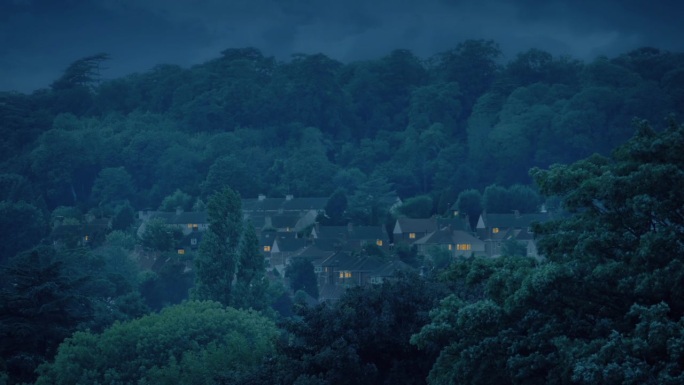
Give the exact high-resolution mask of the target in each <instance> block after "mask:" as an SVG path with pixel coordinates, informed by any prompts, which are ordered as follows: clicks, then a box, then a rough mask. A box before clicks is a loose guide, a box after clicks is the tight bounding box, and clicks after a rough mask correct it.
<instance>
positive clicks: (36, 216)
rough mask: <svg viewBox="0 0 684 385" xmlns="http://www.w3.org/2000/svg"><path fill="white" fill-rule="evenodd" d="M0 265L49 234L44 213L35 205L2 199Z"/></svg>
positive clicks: (0, 206)
mask: <svg viewBox="0 0 684 385" xmlns="http://www.w3.org/2000/svg"><path fill="white" fill-rule="evenodd" d="M0 232H2V234H5V235H6V236H4V237H3V241H2V242H0V265H2V264H3V263H4V262H5V261H6V260H7V259H9V258H10V257H12V256H14V255H15V254H16V253H18V252H20V251H23V250H26V249H29V248H31V247H32V246H33V245H35V244H37V243H38V242H39V241H40V240H41V239H42V238H43V237H44V236H45V235H46V234H47V223H46V221H45V216H44V214H43V213H42V212H41V211H40V210H39V209H38V208H36V207H35V206H34V205H32V204H29V203H26V202H23V201H20V202H11V201H0Z"/></svg>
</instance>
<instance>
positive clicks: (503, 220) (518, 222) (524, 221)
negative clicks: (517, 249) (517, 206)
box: [481, 213, 552, 229]
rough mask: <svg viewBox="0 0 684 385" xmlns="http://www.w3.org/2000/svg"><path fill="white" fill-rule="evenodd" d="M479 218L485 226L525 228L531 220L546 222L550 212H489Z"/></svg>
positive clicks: (549, 218) (548, 219)
mask: <svg viewBox="0 0 684 385" xmlns="http://www.w3.org/2000/svg"><path fill="white" fill-rule="evenodd" d="M481 218H482V219H483V220H484V224H485V226H486V227H490V228H492V227H499V228H518V229H522V228H527V227H529V226H530V225H531V224H532V223H533V222H539V223H543V222H547V221H550V220H551V219H552V218H551V214H550V213H537V214H489V213H483V214H482V216H481Z"/></svg>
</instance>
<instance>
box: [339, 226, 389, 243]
mask: <svg viewBox="0 0 684 385" xmlns="http://www.w3.org/2000/svg"><path fill="white" fill-rule="evenodd" d="M348 239H383V240H386V239H388V236H387V232H386V231H385V229H384V227H383V226H353V227H352V228H351V231H350V232H349V238H348Z"/></svg>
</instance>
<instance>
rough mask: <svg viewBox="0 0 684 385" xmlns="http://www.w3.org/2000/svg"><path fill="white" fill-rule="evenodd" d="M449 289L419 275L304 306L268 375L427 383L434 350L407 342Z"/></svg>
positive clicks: (285, 379)
mask: <svg viewBox="0 0 684 385" xmlns="http://www.w3.org/2000/svg"><path fill="white" fill-rule="evenodd" d="M443 289H444V288H443V287H442V286H441V285H439V284H436V283H434V282H428V281H425V280H422V279H420V278H419V277H417V276H415V275H405V276H399V277H397V279H396V280H391V281H389V282H385V283H383V284H382V285H376V286H371V287H365V288H364V287H357V288H354V289H349V290H347V291H346V292H345V294H344V295H343V296H342V298H340V300H339V301H337V302H336V303H334V304H329V305H320V306H316V307H312V308H306V307H302V308H300V310H299V317H297V318H293V319H291V320H289V321H288V322H287V323H286V324H285V327H286V329H287V331H288V333H289V335H290V338H289V340H288V343H287V345H285V346H283V348H282V352H283V355H281V357H280V358H279V360H277V361H276V364H271V365H264V366H265V367H264V368H263V369H262V370H263V376H264V377H266V378H278V379H279V381H281V383H283V384H297V383H318V384H393V383H409V384H415V383H423V382H424V378H425V376H426V374H427V371H428V370H429V367H430V365H431V363H432V361H433V360H434V358H435V355H434V353H427V352H422V351H420V350H418V349H416V348H415V347H413V346H411V345H408V344H407V341H408V339H409V337H410V335H411V334H412V333H414V332H415V331H417V330H418V329H419V328H420V326H421V325H422V324H423V323H424V322H425V321H426V320H427V312H428V310H429V309H431V308H432V306H433V303H434V301H435V300H437V299H438V298H440V297H441V296H442V295H443V294H444V290H443Z"/></svg>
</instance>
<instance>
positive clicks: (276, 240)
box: [138, 196, 551, 301]
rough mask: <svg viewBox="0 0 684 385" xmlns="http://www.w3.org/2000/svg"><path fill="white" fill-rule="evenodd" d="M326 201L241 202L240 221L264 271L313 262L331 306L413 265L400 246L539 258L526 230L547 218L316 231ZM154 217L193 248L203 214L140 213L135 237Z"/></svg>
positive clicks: (409, 221) (513, 216) (498, 217)
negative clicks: (254, 238) (514, 247)
mask: <svg viewBox="0 0 684 385" xmlns="http://www.w3.org/2000/svg"><path fill="white" fill-rule="evenodd" d="M326 202H327V199H326V198H295V197H292V196H286V197H285V198H266V197H265V196H259V197H258V198H257V199H246V200H243V202H242V207H243V218H244V220H245V221H248V222H250V223H251V224H252V225H253V226H254V227H255V229H256V230H257V232H258V234H259V240H260V241H259V242H260V244H259V247H260V249H261V250H262V252H263V254H264V257H265V259H266V261H267V262H268V266H270V269H273V270H277V271H278V272H279V273H280V274H281V275H284V273H285V269H286V267H287V266H288V264H289V263H290V261H292V259H293V258H306V259H307V260H309V261H311V263H312V264H313V266H314V271H315V273H316V275H317V278H318V284H319V293H320V300H323V301H324V300H334V299H336V298H338V297H339V295H340V294H341V292H343V291H344V290H345V289H346V288H347V287H349V286H352V285H367V284H374V283H381V282H383V281H384V280H385V279H387V278H389V277H391V276H392V275H393V274H394V273H395V272H396V271H397V270H409V269H411V267H409V266H408V265H406V264H405V263H403V262H402V261H400V260H399V259H398V258H396V257H393V256H392V254H393V253H392V249H393V247H395V246H396V245H398V244H402V243H403V244H405V245H407V246H409V247H411V248H413V249H414V250H415V251H416V252H417V253H419V254H422V255H425V256H430V255H431V254H434V253H435V252H436V251H439V252H441V253H447V254H448V255H450V256H452V257H457V256H460V255H463V256H478V257H498V256H501V255H502V253H503V252H504V249H505V245H506V243H507V242H516V243H518V244H519V245H520V246H524V250H525V251H526V254H527V255H528V256H530V257H535V258H539V255H538V252H537V248H536V244H535V241H534V234H533V233H532V231H531V224H532V223H534V222H545V221H547V220H549V219H551V216H550V214H549V213H539V214H520V213H517V212H514V213H510V214H487V213H483V214H482V215H481V216H480V218H479V219H478V222H477V225H476V228H475V229H471V228H470V225H469V224H468V220H467V218H466V219H463V218H459V217H458V216H454V217H453V218H436V217H433V218H424V219H413V218H399V219H397V220H396V222H395V224H394V226H393V228H392V229H391V231H390V232H388V231H386V229H385V227H384V226H354V225H353V224H348V225H347V226H322V225H320V224H319V223H317V222H316V218H317V217H318V215H319V214H321V213H323V210H324V207H325V204H326ZM154 218H159V219H162V220H164V221H165V222H166V223H167V224H168V225H169V226H173V227H176V228H178V229H180V230H181V231H182V232H183V234H184V236H185V240H184V242H183V245H182V246H181V247H180V248H179V250H178V253H180V254H183V253H186V252H187V251H188V250H194V249H196V248H197V246H198V245H199V243H200V241H201V236H202V233H203V232H204V230H206V229H207V228H208V223H207V215H206V213H202V212H183V211H181V210H178V211H176V212H172V213H168V212H166V213H165V212H149V211H147V212H140V213H139V219H140V220H141V223H142V224H141V226H140V228H139V229H138V232H139V234H142V232H144V230H145V224H146V223H147V222H148V221H149V220H151V219H154Z"/></svg>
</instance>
